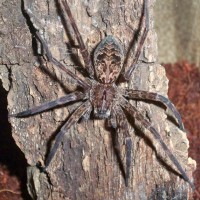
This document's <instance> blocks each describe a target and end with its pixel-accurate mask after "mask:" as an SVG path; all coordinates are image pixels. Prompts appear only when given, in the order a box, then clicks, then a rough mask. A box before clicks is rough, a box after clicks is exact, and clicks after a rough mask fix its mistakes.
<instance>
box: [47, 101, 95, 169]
mask: <svg viewBox="0 0 200 200" xmlns="http://www.w3.org/2000/svg"><path fill="white" fill-rule="evenodd" d="M90 107H91V105H90V103H89V101H86V102H85V103H83V104H82V105H81V106H79V107H78V108H77V109H76V110H75V111H74V112H73V114H72V115H71V116H70V117H69V119H68V120H67V122H66V123H65V124H64V125H63V126H62V128H61V129H60V132H59V133H58V134H57V136H56V138H55V143H54V145H53V147H52V149H51V150H50V153H49V155H48V156H47V159H46V162H45V168H47V167H48V166H49V164H50V163H51V160H52V159H53V157H54V156H55V154H56V151H57V150H58V147H59V145H60V143H61V142H62V140H63V137H64V135H65V133H66V132H67V130H68V129H69V128H70V127H71V126H72V125H74V124H75V123H76V122H77V121H78V120H79V119H80V118H81V117H82V116H83V115H84V114H85V113H86V112H87V111H88V109H90Z"/></svg>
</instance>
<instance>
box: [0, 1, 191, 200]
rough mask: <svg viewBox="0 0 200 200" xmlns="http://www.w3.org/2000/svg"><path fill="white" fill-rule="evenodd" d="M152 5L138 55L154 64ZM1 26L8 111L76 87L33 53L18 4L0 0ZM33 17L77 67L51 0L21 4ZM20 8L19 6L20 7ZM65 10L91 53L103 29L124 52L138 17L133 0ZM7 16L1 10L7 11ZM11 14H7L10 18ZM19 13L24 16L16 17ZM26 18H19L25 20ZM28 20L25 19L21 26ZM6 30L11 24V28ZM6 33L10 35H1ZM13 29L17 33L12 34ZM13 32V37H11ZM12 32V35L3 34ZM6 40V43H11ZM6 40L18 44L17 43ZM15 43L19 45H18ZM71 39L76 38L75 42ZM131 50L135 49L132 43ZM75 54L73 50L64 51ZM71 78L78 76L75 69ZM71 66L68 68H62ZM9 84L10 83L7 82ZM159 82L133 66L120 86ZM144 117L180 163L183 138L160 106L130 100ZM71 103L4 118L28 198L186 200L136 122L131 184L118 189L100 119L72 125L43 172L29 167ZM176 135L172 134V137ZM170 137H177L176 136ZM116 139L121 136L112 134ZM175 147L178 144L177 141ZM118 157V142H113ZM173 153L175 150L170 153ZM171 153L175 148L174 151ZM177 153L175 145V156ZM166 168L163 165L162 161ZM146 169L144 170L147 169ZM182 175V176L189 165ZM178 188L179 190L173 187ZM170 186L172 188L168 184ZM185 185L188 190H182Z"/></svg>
mask: <svg viewBox="0 0 200 200" xmlns="http://www.w3.org/2000/svg"><path fill="white" fill-rule="evenodd" d="M152 4H153V1H150V7H151V9H150V19H151V23H150V29H151V31H150V32H149V34H148V38H147V41H146V43H145V45H144V49H143V51H142V54H141V58H140V59H141V60H144V61H149V62H154V61H155V60H156V56H157V51H156V34H155V32H154V30H153V21H152V16H153V15H152ZM3 6H4V7H3V11H2V13H3V14H4V18H5V19H6V20H4V24H3V25H4V27H2V30H3V31H4V34H3V36H2V38H3V40H4V42H5V44H6V45H5V46H4V48H3V52H4V53H3V54H1V64H3V68H1V69H4V70H6V69H8V70H9V79H8V78H7V76H4V77H3V84H4V87H5V88H7V90H8V91H9V95H8V104H9V106H8V107H9V111H10V112H12V113H14V112H15V113H16V112H19V111H23V110H25V109H27V108H30V107H32V106H34V105H39V104H41V103H43V102H47V101H50V100H54V99H56V98H57V97H60V96H62V95H63V94H64V93H69V91H73V90H75V88H76V85H75V82H74V81H73V80H71V79H70V78H69V77H68V76H66V75H65V74H64V73H61V72H60V71H59V70H58V69H56V68H55V67H53V66H52V65H51V64H50V63H46V62H45V60H43V62H41V59H38V58H39V57H35V56H33V52H34V53H35V55H38V53H40V45H39V43H38V46H36V40H35V39H34V38H32V34H31V31H32V28H31V25H30V24H31V22H30V21H29V18H28V17H27V15H25V13H23V12H22V11H21V5H20V4H19V2H18V1H5V2H4V4H3ZM25 6H26V7H27V8H30V9H31V11H32V13H33V16H32V21H33V23H34V27H35V28H37V29H40V30H41V33H43V36H44V38H45V40H46V41H48V44H49V46H50V49H51V51H52V53H53V54H54V56H55V57H56V58H57V59H58V60H60V61H63V62H65V63H67V64H72V63H73V64H75V65H76V66H78V65H80V63H81V62H82V60H80V61H79V60H78V59H77V58H74V56H72V55H71V54H70V52H69V51H67V50H66V44H65V43H66V42H69V41H70V43H71V44H73V43H74V42H73V39H74V34H73V32H72V30H71V27H70V26H69V24H68V23H67V25H66V27H67V30H68V32H67V34H64V30H63V25H62V22H61V20H60V18H58V12H57V11H59V9H58V7H59V6H58V5H57V4H55V3H54V1H49V2H48V3H47V2H46V1H37V2H32V1H31V0H27V1H25ZM22 7H23V5H22ZM70 8H71V10H72V13H73V14H74V17H75V19H76V22H77V26H78V27H79V29H80V33H81V34H82V35H83V40H84V42H85V43H86V46H87V47H88V49H89V51H90V52H91V51H93V49H94V48H95V47H96V45H97V44H98V43H99V42H100V40H101V39H102V38H104V37H105V34H107V35H108V34H110V35H114V36H115V37H116V38H118V39H119V40H120V42H121V43H122V44H123V45H124V46H123V47H124V48H125V52H126V51H127V49H128V45H129V44H130V42H131V40H132V38H133V33H135V32H136V31H137V30H138V25H139V20H140V17H141V9H142V4H141V1H137V0H135V1H129V2H125V3H124V2H123V3H121V2H120V1H107V0H104V1H99V2H97V1H94V0H92V1H90V4H88V3H87V2H82V1H78V0H76V1H73V2H71V4H70ZM7 13H9V14H7ZM11 14H12V15H11ZM23 14H24V15H23ZM26 20H27V22H26ZM27 23H28V24H27ZM11 27H12V29H11ZM10 30H11V32H9V31H10ZM16 30H19V31H16ZM13 31H15V32H14V34H13ZM10 35H12V39H10V38H11V36H10ZM13 38H14V40H13ZM14 44H18V45H17V46H16V45H14ZM19 44H21V46H20V48H19ZM75 44H76V41H75ZM133 49H135V48H133ZM72 50H73V52H75V54H76V55H77V54H79V55H80V53H77V50H76V49H72ZM76 66H75V68H76V69H77V71H76V73H77V75H78V76H82V75H81V74H80V73H79V72H78V71H79V69H80V68H79V67H76ZM68 68H69V69H70V70H72V71H75V70H74V66H68ZM10 83H12V84H11V85H9V84H10ZM167 83H168V82H167V79H166V78H165V72H164V70H163V68H162V67H161V66H160V65H157V64H154V63H151V64H145V63H144V64H140V65H139V66H138V68H137V69H136V70H135V73H134V75H133V78H132V80H131V81H130V84H129V85H128V87H130V88H133V89H143V90H149V91H152V92H159V93H160V94H162V95H166V93H167ZM132 103H134V104H136V105H137V108H138V109H139V110H140V111H141V112H142V113H143V114H144V115H146V116H147V117H148V118H149V119H150V121H151V122H152V124H153V125H154V126H155V128H156V129H157V130H159V132H160V133H161V134H162V135H163V138H164V139H165V141H166V143H168V144H169V143H171V142H170V140H172V144H173V145H171V147H172V146H174V148H175V149H177V147H178V149H180V152H181V158H180V160H181V161H183V163H185V164H183V165H184V166H186V165H187V158H188V157H187V139H186V138H185V134H184V133H182V132H181V131H180V130H179V129H178V128H177V127H176V125H175V124H173V123H170V122H169V121H168V120H167V119H166V115H165V112H164V109H163V108H162V107H159V106H156V105H153V104H149V103H145V102H137V103H135V102H132ZM75 106H78V105H77V104H76V105H71V104H70V105H69V106H68V109H66V107H64V108H59V109H55V110H53V111H49V112H45V113H43V114H40V115H35V116H33V117H29V118H24V119H11V122H12V133H13V137H14V139H15V142H16V144H17V145H18V146H19V148H20V149H21V150H22V151H23V152H24V153H25V157H26V159H27V162H28V164H29V165H31V167H29V168H28V184H29V185H28V189H29V192H30V194H31V195H32V197H34V198H35V199H45V200H46V199H56V200H57V199H58V200H62V199H66V198H67V197H68V198H71V199H128V200H131V199H146V198H147V197H148V198H149V199H156V198H157V199H161V198H162V196H163V195H165V194H167V195H168V197H169V198H174V197H177V196H179V197H180V199H184V198H186V196H187V197H188V198H189V196H190V193H188V192H187V189H188V184H187V183H185V182H184V181H183V180H182V179H180V178H178V176H177V174H176V173H172V172H171V171H172V169H171V168H173V167H169V166H166V164H164V163H165V162H162V161H160V160H159V161H158V156H155V152H157V154H159V155H162V156H163V158H164V161H166V162H168V161H167V160H166V159H165V155H164V154H162V151H161V150H160V148H159V147H158V145H157V144H156V143H155V145H154V146H155V147H156V149H157V150H155V149H154V147H153V145H152V143H154V142H150V141H149V140H147V139H145V140H144V139H143V134H142V133H141V131H139V129H141V130H142V132H144V133H145V134H148V131H146V130H144V129H143V128H142V127H139V129H136V130H135V133H134V131H133V129H132V128H131V127H130V128H129V130H130V134H131V137H132V140H133V146H134V149H133V152H132V154H133V160H132V162H133V166H132V168H131V176H130V179H131V184H130V187H129V188H125V184H124V179H123V177H122V171H121V170H120V168H119V163H118V161H117V159H116V155H115V153H114V151H113V142H112V132H110V131H109V130H108V129H106V127H105V123H104V121H103V120H97V119H95V121H93V120H92V119H91V120H89V122H87V123H86V122H82V123H79V124H77V125H75V126H73V127H72V128H71V129H70V130H69V131H68V134H66V137H65V138H64V140H63V144H62V145H61V146H60V148H59V151H58V152H57V154H56V156H55V158H54V160H53V161H52V163H51V165H50V166H49V169H48V172H49V173H48V175H47V174H45V173H41V171H40V170H39V169H38V168H37V167H35V165H36V163H38V162H40V163H41V164H43V163H44V159H45V158H46V153H47V152H48V151H49V148H50V146H51V145H52V143H53V139H54V138H55V134H56V133H57V132H58V130H59V128H60V127H61V125H62V124H63V123H64V121H65V120H66V118H67V116H69V115H70V113H72V111H73V110H74V109H75ZM177 136H178V137H177ZM177 138H178V139H177ZM119 139H120V141H123V140H122V135H120V138H119ZM182 144H183V145H182ZM121 146H122V151H121V152H122V155H124V145H123V142H121ZM174 151H175V150H174ZM175 152H176V151H175ZM178 152H179V150H177V152H176V154H177V153H178ZM169 165H170V164H169ZM149 166H151V167H149ZM187 169H188V171H187V172H188V173H189V171H190V170H189V168H187ZM175 183H176V186H174V184H175ZM180 186H183V187H180ZM175 188H176V189H175ZM189 189H190V188H189Z"/></svg>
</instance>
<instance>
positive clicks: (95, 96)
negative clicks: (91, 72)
mask: <svg viewBox="0 0 200 200" xmlns="http://www.w3.org/2000/svg"><path fill="white" fill-rule="evenodd" d="M116 95H117V91H116V88H115V85H114V84H101V83H96V82H95V83H94V84H93V87H92V88H91V90H90V101H91V104H92V106H93V110H94V115H95V117H97V118H108V117H110V113H111V109H112V107H113V103H114V102H115V98H116Z"/></svg>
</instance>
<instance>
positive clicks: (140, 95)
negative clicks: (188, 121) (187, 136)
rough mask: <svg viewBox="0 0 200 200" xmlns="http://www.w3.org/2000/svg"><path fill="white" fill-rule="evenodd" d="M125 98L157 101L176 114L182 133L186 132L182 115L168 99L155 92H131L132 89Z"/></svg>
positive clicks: (127, 91)
mask: <svg viewBox="0 0 200 200" xmlns="http://www.w3.org/2000/svg"><path fill="white" fill-rule="evenodd" d="M125 97H127V98H129V99H139V100H152V101H157V102H160V103H162V104H164V105H165V106H166V107H167V108H169V109H170V110H171V111H172V113H173V114H174V116H175V118H176V119H177V121H178V124H179V127H180V129H181V130H182V131H185V128H184V125H183V122H182V119H181V115H180V113H179V112H178V111H177V109H176V107H175V106H174V104H173V103H172V102H171V101H170V100H169V99H168V98H166V97H164V96H162V95H160V94H157V93H154V92H148V91H141V90H131V89H128V90H126V94H125Z"/></svg>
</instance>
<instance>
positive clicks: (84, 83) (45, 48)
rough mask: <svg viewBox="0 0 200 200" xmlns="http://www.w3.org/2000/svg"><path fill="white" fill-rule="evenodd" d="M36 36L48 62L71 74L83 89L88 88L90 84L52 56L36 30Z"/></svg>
mask: <svg viewBox="0 0 200 200" xmlns="http://www.w3.org/2000/svg"><path fill="white" fill-rule="evenodd" d="M35 34H36V36H37V38H38V39H39V40H40V42H41V44H42V47H43V48H44V50H45V52H46V55H47V58H48V60H49V61H50V62H52V63H53V64H54V65H56V66H57V67H58V68H60V69H62V70H63V71H64V72H66V73H67V74H68V75H69V76H71V77H72V78H73V79H75V80H76V81H77V83H78V84H79V85H80V86H81V87H83V88H84V89H88V88H89V87H90V85H89V84H88V83H86V82H85V81H83V80H82V79H80V78H79V77H78V76H77V75H75V74H74V73H72V72H71V71H70V70H68V69H67V68H66V67H65V66H64V65H63V64H62V63H60V62H59V61H58V60H57V59H56V58H54V57H53V56H52V54H51V52H50V50H49V48H48V46H47V44H46V42H45V41H44V39H43V38H42V37H41V36H40V34H39V32H38V31H36V33H35Z"/></svg>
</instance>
